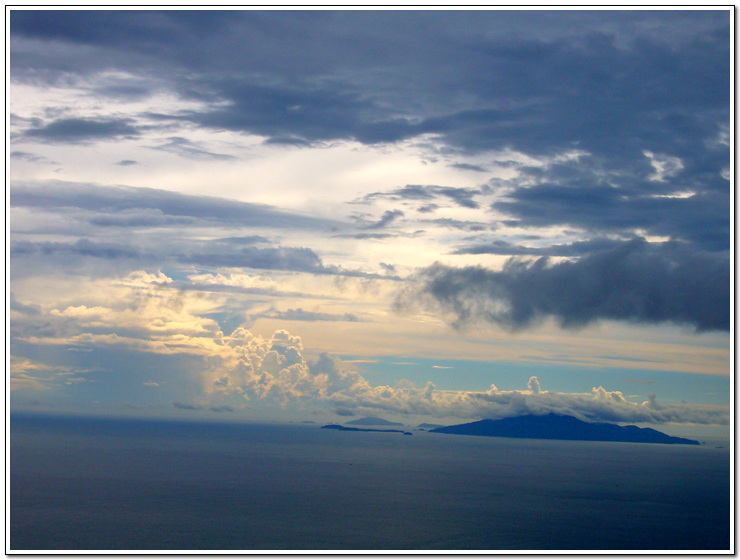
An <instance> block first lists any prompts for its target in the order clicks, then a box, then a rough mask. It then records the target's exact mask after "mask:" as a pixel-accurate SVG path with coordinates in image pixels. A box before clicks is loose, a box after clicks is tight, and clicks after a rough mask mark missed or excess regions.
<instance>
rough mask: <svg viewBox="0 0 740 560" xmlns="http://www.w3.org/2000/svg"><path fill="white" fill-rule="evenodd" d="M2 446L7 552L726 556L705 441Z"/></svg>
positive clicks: (122, 428)
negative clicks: (680, 552)
mask: <svg viewBox="0 0 740 560" xmlns="http://www.w3.org/2000/svg"><path fill="white" fill-rule="evenodd" d="M717 445H718V444H717ZM9 449H10V456H9V459H10V461H9V467H10V549H11V550H14V551H16V550H17V551H20V550H29V549H31V550H41V549H55V550H83V549H87V550H101V549H120V550H156V549H159V550H161V549H167V550H226V549H228V550H245V551H247V550H276V549H279V550H579V549H580V550H583V549H586V550H728V549H729V548H730V450H729V449H728V447H727V446H726V445H725V447H723V448H721V449H720V448H717V446H716V445H715V444H714V443H712V444H710V445H702V446H683V445H655V444H627V443H624V444H622V443H601V442H563V441H545V440H513V439H503V438H482V437H470V436H454V435H445V434H430V433H427V432H414V435H413V436H403V435H402V434H400V433H375V432H339V431H334V430H321V429H319V426H318V425H293V426H273V425H269V426H263V425H254V424H253V425H225V424H206V423H175V422H171V423H170V422H159V421H134V420H125V421H124V420H92V419H70V418H65V419H61V418H49V417H27V416H13V417H11V431H10V445H9Z"/></svg>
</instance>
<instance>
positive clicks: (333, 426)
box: [321, 424, 414, 436]
mask: <svg viewBox="0 0 740 560" xmlns="http://www.w3.org/2000/svg"><path fill="white" fill-rule="evenodd" d="M401 425H403V424H401ZM321 427H322V428H325V429H327V430H340V431H343V432H397V433H399V434H403V435H405V436H413V435H414V434H412V433H411V432H404V431H403V430H379V429H377V428H376V429H373V428H350V427H347V426H340V425H339V424H327V425H326V426H321Z"/></svg>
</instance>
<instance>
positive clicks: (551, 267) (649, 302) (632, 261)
mask: <svg viewBox="0 0 740 560" xmlns="http://www.w3.org/2000/svg"><path fill="white" fill-rule="evenodd" d="M417 280H418V283H419V285H418V288H416V289H414V290H412V291H411V292H407V293H404V294H402V295H401V296H399V299H398V301H397V305H398V306H399V308H404V307H405V306H407V305H409V304H410V303H412V302H414V301H415V300H417V299H420V300H421V301H423V302H424V303H425V304H426V305H429V306H430V307H432V308H435V309H438V310H440V311H441V312H443V313H446V314H449V316H450V317H451V320H452V321H453V322H455V323H456V324H464V323H466V322H468V321H471V320H486V321H490V322H493V323H498V324H501V325H503V326H505V327H508V328H511V329H521V328H525V327H527V326H528V325H530V324H532V323H534V322H537V321H538V320H539V319H542V318H544V317H548V316H552V317H554V318H556V319H557V320H558V321H559V322H560V323H561V325H562V326H564V327H582V326H584V325H586V324H588V323H590V322H592V321H596V320H599V319H611V320H624V321H630V322H636V323H660V322H667V321H670V322H674V323H679V324H688V325H692V326H694V327H695V328H696V329H697V330H699V331H705V330H725V331H726V330H729V328H730V284H729V283H730V259H729V256H717V255H713V254H702V253H694V252H691V251H690V250H688V249H687V248H686V247H683V246H681V245H680V244H676V243H666V244H660V245H657V246H652V245H651V244H649V243H647V242H645V241H644V240H641V239H637V240H634V241H630V242H625V243H624V244H623V245H622V246H621V247H617V248H615V249H613V250H611V251H604V252H600V253H596V254H593V255H589V256H586V257H583V258H581V259H579V260H578V261H575V262H561V263H557V264H551V263H550V262H549V261H548V259H546V258H541V259H538V260H536V261H534V262H524V261H521V260H517V259H511V260H509V261H508V263H507V264H506V265H505V266H504V268H503V270H501V271H492V270H488V269H485V268H481V267H466V268H451V267H448V266H445V265H442V264H439V263H438V264H435V265H433V266H431V267H429V268H427V269H424V270H422V271H421V272H420V273H419V274H418V277H417Z"/></svg>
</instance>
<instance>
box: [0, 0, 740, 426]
mask: <svg viewBox="0 0 740 560" xmlns="http://www.w3.org/2000/svg"><path fill="white" fill-rule="evenodd" d="M8 13H9V46H10V49H9V51H10V54H9V59H10V66H9V75H8V77H7V80H8V92H9V95H8V99H7V110H6V114H7V121H8V136H9V142H8V144H7V160H8V162H9V171H8V182H9V188H8V189H7V193H8V194H7V204H8V207H9V213H8V229H9V236H8V255H9V282H8V293H7V298H6V299H7V301H8V307H9V309H8V314H9V315H8V316H9V326H8V342H9V345H8V348H9V355H8V361H9V363H8V370H9V372H10V376H9V381H8V389H9V404H10V407H11V410H13V411H38V412H59V413H70V412H77V413H84V414H109V415H128V416H154V417H171V418H191V419H193V418H201V419H204V420H213V419H222V420H228V421H255V420H260V421H315V422H317V423H318V422H328V421H331V422H343V421H347V420H351V419H352V418H353V417H355V418H356V417H362V416H379V417H383V418H386V419H389V420H397V421H401V422H404V423H405V424H407V425H415V424H418V423H420V422H433V423H440V424H445V423H447V424H449V423H456V422H464V421H471V420H478V419H481V418H503V417H507V416H512V415H521V414H526V413H532V414H543V413H547V412H557V413H562V414H572V415H574V416H576V417H578V418H581V419H583V420H590V421H610V422H627V423H637V424H638V425H645V426H651V427H654V428H657V429H661V430H664V431H667V432H678V433H688V432H692V431H693V432H696V431H697V430H698V431H699V432H702V430H703V431H704V432H707V433H709V432H712V431H714V432H717V431H720V432H722V433H729V426H730V424H731V419H732V408H731V405H732V401H731V398H732V379H731V376H730V372H731V368H732V349H733V348H732V336H731V335H732V332H733V326H734V325H733V320H734V319H733V316H732V314H731V308H732V305H731V303H732V302H731V298H732V290H731V282H732V267H731V259H732V256H733V246H732V232H733V214H732V207H733V205H732V197H733V193H732V188H731V179H732V177H731V174H732V165H731V163H732V162H731V158H730V154H731V144H732V136H733V135H732V127H731V112H730V111H731V101H730V97H731V90H730V84H731V75H730V68H731V50H730V45H731V43H732V36H731V34H732V28H731V12H730V11H729V10H728V9H717V10H703V11H696V10H678V11H675V10H657V11H651V10H619V11H606V10H592V11H588V10H524V11H516V10H500V11H499V10H483V9H471V10H465V11H450V10H440V9H433V10H413V11H402V10H390V11H383V10H370V11H363V10H344V11H328V10H307V11H295V10H278V11H270V10H247V11H244V10H225V11H199V10H185V11H147V10H140V11H126V10H103V11H77V10H68V11H49V10H36V11H34V10H30V11H23V10H8Z"/></svg>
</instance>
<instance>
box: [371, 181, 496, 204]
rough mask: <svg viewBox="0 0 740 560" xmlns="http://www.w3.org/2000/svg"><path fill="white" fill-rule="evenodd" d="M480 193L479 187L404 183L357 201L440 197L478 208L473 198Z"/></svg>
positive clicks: (431, 198)
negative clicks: (404, 184) (397, 187)
mask: <svg viewBox="0 0 740 560" xmlns="http://www.w3.org/2000/svg"><path fill="white" fill-rule="evenodd" d="M479 194H482V192H481V190H479V189H470V188H460V187H441V186H438V185H406V186H405V187H401V188H399V189H394V190H392V191H386V192H374V193H370V194H367V195H365V196H364V197H362V199H360V201H358V202H372V201H373V200H376V199H379V198H381V199H387V200H401V201H408V200H423V201H426V200H429V201H432V200H435V199H438V198H440V197H442V198H448V199H449V200H451V201H453V202H454V203H455V204H457V205H458V206H462V207H464V208H478V207H479V205H478V203H477V202H476V201H475V200H473V197H474V196H476V195H479Z"/></svg>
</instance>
